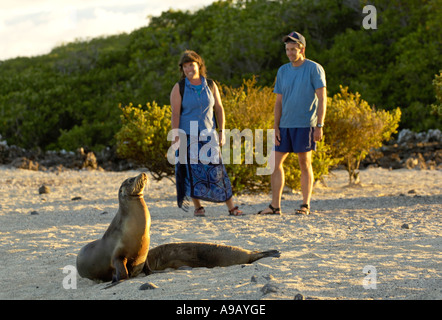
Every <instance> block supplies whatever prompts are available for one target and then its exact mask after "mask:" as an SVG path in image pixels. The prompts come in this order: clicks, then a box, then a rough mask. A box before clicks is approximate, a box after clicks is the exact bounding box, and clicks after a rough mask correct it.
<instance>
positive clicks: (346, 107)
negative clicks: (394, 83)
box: [324, 86, 401, 183]
mask: <svg viewBox="0 0 442 320" xmlns="http://www.w3.org/2000/svg"><path fill="white" fill-rule="evenodd" d="M340 88H341V92H340V93H337V94H335V95H334V96H333V98H330V97H329V98H328V102H327V116H326V123H327V126H325V127H324V128H325V131H324V135H325V137H326V138H327V141H328V144H329V146H330V150H331V152H332V157H333V158H335V159H338V158H341V159H343V160H342V161H343V163H344V164H345V165H346V167H347V170H348V173H349V182H350V183H354V182H357V181H358V179H357V178H358V169H359V164H360V163H361V161H362V160H363V159H364V158H365V157H366V156H367V154H368V153H369V152H370V150H371V149H373V148H379V147H381V146H382V141H388V140H389V139H390V136H391V135H392V134H393V133H395V132H396V129H397V127H398V125H399V120H400V118H401V110H400V109H399V108H397V109H395V110H392V111H391V113H390V112H388V111H385V110H375V108H371V107H370V105H369V104H368V103H367V102H366V101H364V100H363V99H361V96H360V94H359V93H356V94H353V93H350V92H348V87H346V88H343V87H342V86H341V87H340Z"/></svg>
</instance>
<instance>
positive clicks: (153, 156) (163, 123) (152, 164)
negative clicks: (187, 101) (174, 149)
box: [115, 102, 175, 180]
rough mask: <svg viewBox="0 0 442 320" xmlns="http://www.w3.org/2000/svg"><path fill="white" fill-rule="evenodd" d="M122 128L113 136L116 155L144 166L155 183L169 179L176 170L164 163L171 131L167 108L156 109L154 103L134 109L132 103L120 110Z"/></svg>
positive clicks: (169, 110) (157, 107) (169, 109)
mask: <svg viewBox="0 0 442 320" xmlns="http://www.w3.org/2000/svg"><path fill="white" fill-rule="evenodd" d="M120 109H121V111H122V112H123V114H122V115H121V121H122V127H121V129H120V131H118V133H117V134H116V136H115V138H116V140H117V154H118V155H119V156H120V157H122V158H126V159H131V160H134V161H135V162H137V163H138V164H140V165H143V166H145V167H146V168H147V169H149V171H150V172H151V173H152V175H153V177H154V178H155V179H156V180H161V179H162V178H164V177H169V176H172V175H173V174H174V172H175V167H174V166H173V165H171V164H170V163H169V162H168V160H167V150H168V149H169V147H170V143H171V142H170V141H167V134H168V132H169V131H170V129H171V114H172V113H171V108H170V106H162V107H160V106H158V105H157V104H156V103H155V102H153V103H152V104H151V103H147V104H146V108H145V109H143V107H142V106H141V105H138V106H137V107H134V106H133V105H132V103H130V104H129V105H128V106H124V107H121V105H120Z"/></svg>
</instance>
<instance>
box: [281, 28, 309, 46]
mask: <svg viewBox="0 0 442 320" xmlns="http://www.w3.org/2000/svg"><path fill="white" fill-rule="evenodd" d="M289 40H292V41H294V42H299V43H301V44H302V45H303V46H304V47H305V46H306V45H305V38H304V36H303V35H302V34H300V33H299V32H296V31H293V32H290V33H289V34H288V35H286V36H285V37H284V38H282V42H284V43H286V42H287V41H289Z"/></svg>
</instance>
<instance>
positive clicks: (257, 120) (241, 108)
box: [221, 78, 339, 193]
mask: <svg viewBox="0 0 442 320" xmlns="http://www.w3.org/2000/svg"><path fill="white" fill-rule="evenodd" d="M221 91H222V94H221V96H222V97H221V98H222V101H223V105H224V109H225V113H226V128H229V129H234V128H236V129H238V130H239V131H243V130H246V129H250V130H252V132H255V129H265V132H264V133H263V140H264V143H263V146H264V148H263V149H264V150H266V146H267V130H268V129H270V128H273V119H274V117H273V110H274V106H275V100H276V95H275V94H274V93H273V88H271V87H259V86H257V85H256V80H255V78H253V79H251V80H244V81H243V85H242V86H241V87H239V88H236V89H233V88H230V87H227V86H222V90H221ZM269 143H273V142H269ZM246 150H247V151H246ZM248 152H251V153H253V156H254V158H255V159H256V157H257V155H258V154H259V153H261V152H262V150H256V146H255V144H254V145H253V147H252V149H247V148H246V147H245V146H244V141H243V143H242V150H241V154H242V155H244V157H242V159H241V164H240V165H238V164H229V165H226V168H227V172H228V173H229V176H230V179H231V181H232V186H233V188H234V191H235V192H239V193H240V192H244V191H248V192H253V191H269V190H270V176H269V175H256V172H257V169H258V168H261V169H263V167H264V166H263V165H260V164H258V163H257V161H254V162H253V164H246V163H245V155H246V154H247V153H248ZM232 153H233V152H232ZM264 153H265V156H267V155H268V154H267V153H266V152H265V151H264ZM338 161H339V159H333V158H332V157H331V152H330V148H329V146H327V145H326V144H325V143H324V142H320V143H318V145H317V151H316V152H313V155H312V165H313V172H314V175H315V179H316V180H319V179H322V177H323V176H325V175H327V174H328V172H329V168H330V167H332V166H334V165H336V164H337V163H338ZM231 162H232V161H231ZM284 172H285V184H286V185H287V186H288V187H290V188H292V189H299V188H300V186H301V185H300V183H301V182H300V175H301V171H300V169H299V164H298V159H297V156H296V155H291V156H289V157H288V158H287V160H286V161H285V162H284Z"/></svg>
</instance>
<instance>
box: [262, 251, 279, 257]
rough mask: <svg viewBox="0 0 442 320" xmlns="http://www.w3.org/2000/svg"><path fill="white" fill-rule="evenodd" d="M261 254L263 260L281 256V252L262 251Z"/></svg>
mask: <svg viewBox="0 0 442 320" xmlns="http://www.w3.org/2000/svg"><path fill="white" fill-rule="evenodd" d="M261 254H262V255H263V258H267V257H274V258H279V257H280V256H281V252H279V251H278V250H269V251H263V252H261Z"/></svg>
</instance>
